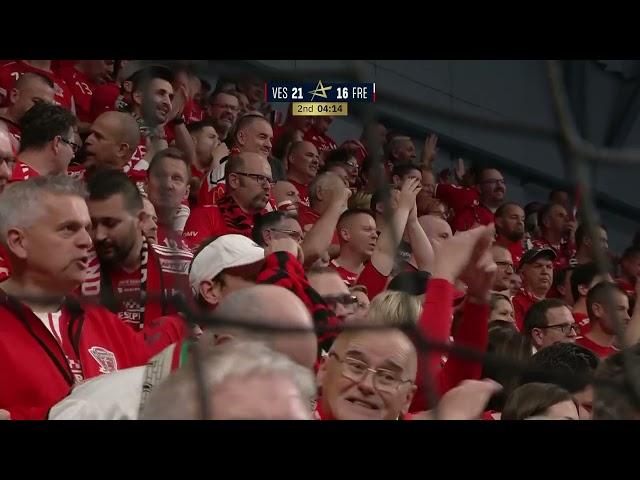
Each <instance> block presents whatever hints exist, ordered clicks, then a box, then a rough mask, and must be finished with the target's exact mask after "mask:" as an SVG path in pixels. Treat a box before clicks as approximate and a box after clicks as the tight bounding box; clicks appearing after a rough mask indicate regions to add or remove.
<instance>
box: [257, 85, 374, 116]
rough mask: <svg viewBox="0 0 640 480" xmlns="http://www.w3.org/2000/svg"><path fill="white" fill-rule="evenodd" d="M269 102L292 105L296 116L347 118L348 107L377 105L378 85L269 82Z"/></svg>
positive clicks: (267, 94)
mask: <svg viewBox="0 0 640 480" xmlns="http://www.w3.org/2000/svg"><path fill="white" fill-rule="evenodd" d="M264 97H265V101H267V102H275V103H277V102H287V103H290V102H291V103H293V105H292V114H293V115H296V116H297V115H310V116H322V115H327V116H328V115H331V116H346V115H348V114H349V104H350V103H355V102H360V103H373V102H375V101H376V84H375V83H345V82H327V81H322V80H319V81H318V82H317V83H307V82H302V83H293V82H268V83H265V86H264Z"/></svg>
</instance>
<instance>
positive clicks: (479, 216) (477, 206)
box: [435, 183, 495, 232]
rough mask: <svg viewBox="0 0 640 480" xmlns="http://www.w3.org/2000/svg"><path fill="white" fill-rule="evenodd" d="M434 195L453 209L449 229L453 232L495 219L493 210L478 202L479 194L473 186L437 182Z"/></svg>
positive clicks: (487, 223) (485, 223) (486, 223)
mask: <svg viewBox="0 0 640 480" xmlns="http://www.w3.org/2000/svg"><path fill="white" fill-rule="evenodd" d="M435 196H436V198H439V199H440V200H442V201H443V202H445V203H446V204H447V205H448V206H449V207H450V208H451V209H453V212H454V216H453V218H452V219H451V229H452V230H453V231H454V232H457V231H464V230H470V229H471V228H473V227H474V226H476V225H489V224H491V223H493V222H494V220H495V215H494V214H493V212H492V211H491V210H489V209H488V208H487V207H485V206H484V205H482V204H481V203H480V194H479V193H478V190H476V189H475V188H465V187H460V186H458V185H449V184H446V183H439V184H438V185H436V192H435Z"/></svg>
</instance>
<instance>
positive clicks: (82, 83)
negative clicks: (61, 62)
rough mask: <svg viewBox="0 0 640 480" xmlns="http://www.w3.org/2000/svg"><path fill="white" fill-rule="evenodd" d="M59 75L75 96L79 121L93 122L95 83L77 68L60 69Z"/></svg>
mask: <svg viewBox="0 0 640 480" xmlns="http://www.w3.org/2000/svg"><path fill="white" fill-rule="evenodd" d="M57 74H58V75H59V76H60V77H61V78H62V79H63V80H64V81H65V82H66V84H67V86H68V87H69V89H70V90H71V93H72V94H73V100H74V102H75V104H76V116H77V117H78V120H80V121H81V122H92V121H93V120H94V119H93V117H92V115H91V101H92V98H93V92H94V90H95V85H94V84H93V82H92V81H91V80H89V77H87V76H86V75H85V74H84V73H83V72H81V71H80V70H78V69H77V68H76V67H64V68H60V69H59V70H58V71H57Z"/></svg>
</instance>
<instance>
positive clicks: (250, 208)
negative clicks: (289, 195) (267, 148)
mask: <svg viewBox="0 0 640 480" xmlns="http://www.w3.org/2000/svg"><path fill="white" fill-rule="evenodd" d="M272 184H273V180H272V177H271V167H270V166H269V162H268V161H267V160H266V159H265V157H264V156H262V155H260V154H257V153H241V154H239V155H234V156H232V157H230V158H229V160H227V162H226V169H225V187H226V193H225V194H224V196H223V197H222V198H220V199H219V200H218V201H217V202H216V205H207V206H204V207H199V208H197V209H195V210H194V211H193V212H192V213H191V215H190V217H189V219H188V220H187V223H186V225H185V228H184V232H183V238H184V240H185V242H186V243H187V245H189V247H190V248H191V249H192V250H194V249H196V248H197V247H198V245H200V243H202V241H203V240H205V239H206V238H208V237H211V236H219V235H225V234H228V233H237V234H240V235H244V236H246V237H249V238H251V230H252V229H253V226H254V215H255V214H257V213H265V211H264V209H265V207H266V206H267V203H268V202H269V197H270V193H271V185H272Z"/></svg>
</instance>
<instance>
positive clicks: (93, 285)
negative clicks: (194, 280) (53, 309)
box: [81, 243, 193, 331]
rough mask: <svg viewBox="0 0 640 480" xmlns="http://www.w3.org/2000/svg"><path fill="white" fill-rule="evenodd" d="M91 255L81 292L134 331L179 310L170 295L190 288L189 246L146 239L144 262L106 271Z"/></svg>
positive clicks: (142, 260) (190, 258)
mask: <svg viewBox="0 0 640 480" xmlns="http://www.w3.org/2000/svg"><path fill="white" fill-rule="evenodd" d="M89 255H90V260H89V268H88V273H87V275H86V278H85V280H84V282H83V283H82V286H81V293H82V295H83V296H84V297H94V298H96V299H99V301H100V303H101V304H102V305H104V306H105V307H107V308H109V310H111V311H112V312H114V313H116V314H117V315H118V317H119V318H120V320H122V321H123V322H124V323H125V324H127V325H129V326H130V327H131V328H132V329H133V330H135V331H140V330H142V329H143V327H144V325H145V323H146V321H149V320H152V319H155V318H158V317H161V316H166V315H170V314H176V313H177V311H176V310H175V308H174V307H173V304H172V303H171V302H170V300H169V299H170V297H171V296H172V295H173V294H174V293H179V292H188V291H189V266H190V265H191V261H192V260H193V255H192V254H191V252H190V251H188V250H182V249H170V248H167V247H165V246H163V245H148V244H146V243H145V245H144V246H143V248H142V252H141V266H140V268H138V269H136V270H135V271H133V272H127V271H125V270H123V269H122V268H116V269H113V270H109V271H107V270H105V269H104V268H103V267H101V265H100V263H99V261H98V258H97V255H96V253H95V252H94V251H91V252H90V253H89Z"/></svg>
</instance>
